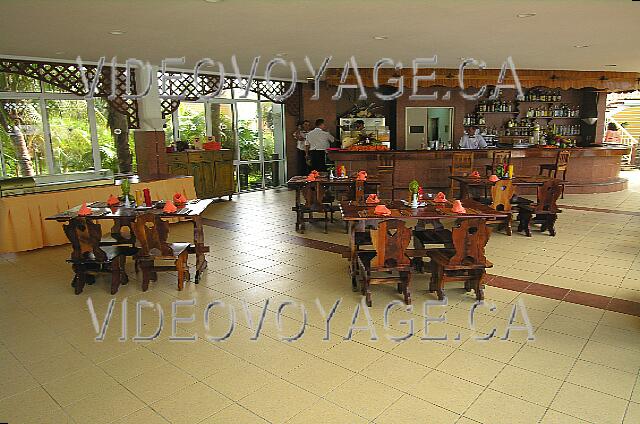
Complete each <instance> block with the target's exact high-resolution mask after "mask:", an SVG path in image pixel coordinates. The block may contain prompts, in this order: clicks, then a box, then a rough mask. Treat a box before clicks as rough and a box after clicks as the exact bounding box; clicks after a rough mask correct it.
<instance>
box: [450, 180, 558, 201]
mask: <svg viewBox="0 0 640 424" xmlns="http://www.w3.org/2000/svg"><path fill="white" fill-rule="evenodd" d="M449 178H451V179H452V180H454V181H456V182H458V184H460V197H461V198H462V199H466V198H468V197H469V192H470V190H469V188H470V187H474V188H484V189H485V193H486V191H487V189H488V188H489V187H492V186H493V185H494V184H495V183H493V182H491V181H489V179H488V178H487V177H478V178H474V177H470V176H461V175H451V176H450V177H449ZM546 181H549V177H547V176H544V175H535V176H516V177H513V178H511V184H513V185H514V186H515V187H538V186H541V185H542V184H544V183H545V182H546Z"/></svg>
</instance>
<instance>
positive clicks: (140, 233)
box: [133, 213, 173, 257]
mask: <svg viewBox="0 0 640 424" xmlns="http://www.w3.org/2000/svg"><path fill="white" fill-rule="evenodd" d="M133 231H134V233H135V235H136V239H137V240H138V243H140V256H167V257H173V249H172V248H171V246H170V245H169V243H167V237H168V236H169V224H168V223H167V222H166V221H163V220H162V219H161V218H160V215H157V214H153V213H145V214H142V215H138V216H137V217H136V221H135V223H134V224H133Z"/></svg>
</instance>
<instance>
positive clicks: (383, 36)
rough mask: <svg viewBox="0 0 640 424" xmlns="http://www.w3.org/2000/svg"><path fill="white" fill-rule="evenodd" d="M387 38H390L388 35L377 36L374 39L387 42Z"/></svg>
mask: <svg viewBox="0 0 640 424" xmlns="http://www.w3.org/2000/svg"><path fill="white" fill-rule="evenodd" d="M387 38H389V37H387V36H386V35H376V36H374V37H373V39H374V40H386V39H387Z"/></svg>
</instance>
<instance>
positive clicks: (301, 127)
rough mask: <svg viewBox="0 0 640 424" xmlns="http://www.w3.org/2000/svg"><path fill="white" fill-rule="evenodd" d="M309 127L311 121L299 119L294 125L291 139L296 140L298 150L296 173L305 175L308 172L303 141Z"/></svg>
mask: <svg viewBox="0 0 640 424" xmlns="http://www.w3.org/2000/svg"><path fill="white" fill-rule="evenodd" d="M310 127H311V123H310V122H309V121H308V120H306V119H305V120H304V121H299V122H298V125H296V131H295V132H294V133H293V139H294V140H295V141H296V148H297V152H298V175H306V174H307V173H308V172H309V169H308V168H309V167H308V166H307V160H308V159H307V151H306V149H305V143H306V140H307V133H308V132H309V129H310Z"/></svg>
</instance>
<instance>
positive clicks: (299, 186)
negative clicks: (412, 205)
mask: <svg viewBox="0 0 640 424" xmlns="http://www.w3.org/2000/svg"><path fill="white" fill-rule="evenodd" d="M315 182H316V183H320V184H322V185H323V186H325V187H329V188H331V189H332V190H335V191H337V192H342V193H345V198H348V197H353V196H355V187H356V175H355V174H354V175H351V176H348V177H346V178H337V177H336V178H329V176H328V175H327V173H320V176H319V177H317V178H316V179H315ZM307 183H308V181H307V176H306V175H297V176H294V177H291V178H290V179H289V181H287V187H288V188H291V189H294V190H295V191H296V200H295V205H294V206H293V208H291V210H293V211H294V212H296V228H298V226H302V225H303V224H304V223H303V222H301V218H302V217H301V215H300V213H299V212H298V211H300V210H301V208H300V206H301V201H302V190H303V189H304V187H305V186H306V185H307ZM380 184H381V182H380V180H378V179H377V178H376V177H373V176H372V177H367V179H366V181H365V183H364V191H365V194H369V193H377V192H378V186H379V185H380Z"/></svg>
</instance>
